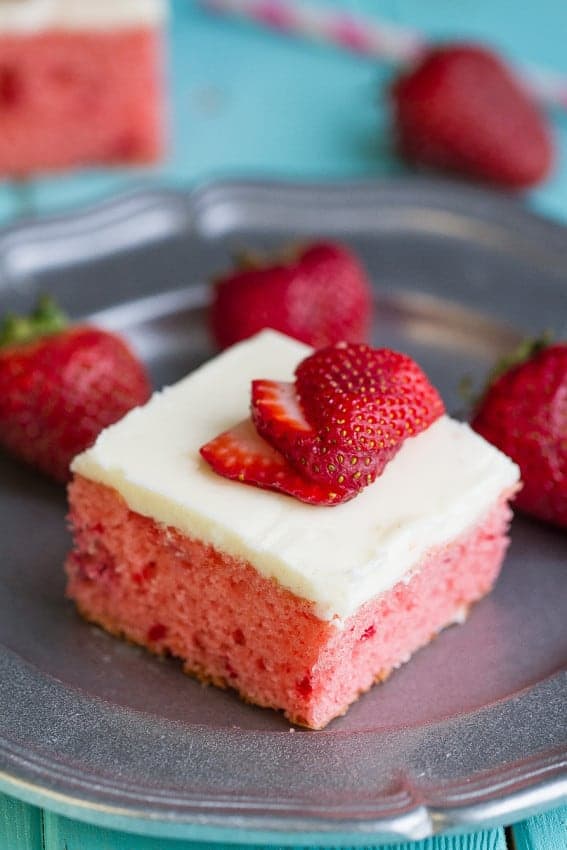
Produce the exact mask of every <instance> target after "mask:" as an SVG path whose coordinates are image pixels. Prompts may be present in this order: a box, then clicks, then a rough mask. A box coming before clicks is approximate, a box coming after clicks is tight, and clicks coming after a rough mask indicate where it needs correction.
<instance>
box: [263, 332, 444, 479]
mask: <svg viewBox="0 0 567 850" xmlns="http://www.w3.org/2000/svg"><path fill="white" fill-rule="evenodd" d="M295 390H296V394H295V395H294V394H293V386H292V385H291V384H282V383H278V382H274V381H254V382H253V385H252V418H253V421H254V423H255V425H256V428H257V430H258V432H259V433H260V434H261V435H262V436H263V437H264V439H266V440H267V441H268V442H269V443H270V444H271V445H272V446H274V448H276V449H277V450H278V451H279V452H281V453H282V454H283V455H284V457H285V458H286V459H287V460H288V462H289V463H290V464H291V465H292V466H294V467H295V468H296V469H297V470H298V472H300V473H301V474H302V475H304V476H306V477H308V478H309V479H311V480H313V481H318V482H320V483H321V484H327V485H328V486H331V487H334V488H345V487H346V488H348V489H349V490H354V491H355V492H358V491H359V490H361V489H363V488H364V487H366V486H367V485H368V484H370V483H372V481H374V480H375V479H376V478H377V476H378V475H381V473H382V472H383V471H384V468H385V467H386V464H387V463H389V461H390V460H391V459H392V458H393V457H394V455H395V454H396V453H397V452H398V451H399V449H400V448H401V446H402V444H403V442H404V440H406V439H407V438H408V437H411V436H415V435H416V434H418V433H420V432H421V431H423V430H424V429H425V428H427V427H429V425H431V424H432V423H433V422H434V421H435V420H436V419H438V418H439V416H441V415H442V414H443V413H444V409H445V408H444V405H443V402H442V400H441V398H440V396H439V393H438V392H437V390H436V389H435V388H434V387H432V386H431V384H430V383H429V381H428V379H427V377H426V376H425V374H424V373H423V372H422V370H421V369H420V368H419V366H418V365H417V363H415V362H414V361H413V360H412V359H411V358H410V357H407V356H406V355H404V354H398V353H397V352H395V351H391V350H390V349H373V348H370V346H368V345H364V344H352V343H351V344H347V343H339V344H337V345H335V346H330V347H327V348H324V349H321V350H319V351H316V352H315V353H314V354H312V355H311V356H310V357H308V358H306V359H305V360H304V361H303V362H302V363H301V364H300V365H299V367H298V368H297V370H296V384H295Z"/></svg>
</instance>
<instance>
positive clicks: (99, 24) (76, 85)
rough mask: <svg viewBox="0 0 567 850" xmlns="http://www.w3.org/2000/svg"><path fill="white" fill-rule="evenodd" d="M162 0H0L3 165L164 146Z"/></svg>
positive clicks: (46, 165) (6, 168)
mask: <svg viewBox="0 0 567 850" xmlns="http://www.w3.org/2000/svg"><path fill="white" fill-rule="evenodd" d="M164 14H165V0H0V126H1V127H2V131H1V132H0V174H3V175H15V176H25V175H28V174H30V173H34V172H37V171H40V172H41V171H49V170H53V169H63V168H71V167H77V166H80V165H86V164H100V163H102V164H106V163H121V164H125V163H126V164H127V163H145V162H152V161H154V160H156V158H158V156H159V154H160V152H161V148H162V103H161V101H162V80H161V77H162V61H161V60H162V55H161V54H162V50H161V24H162V21H163V18H164Z"/></svg>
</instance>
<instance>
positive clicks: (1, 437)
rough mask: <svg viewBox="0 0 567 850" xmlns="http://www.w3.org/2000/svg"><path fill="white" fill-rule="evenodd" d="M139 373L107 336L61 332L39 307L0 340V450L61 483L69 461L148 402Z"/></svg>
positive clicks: (61, 325) (55, 317)
mask: <svg viewBox="0 0 567 850" xmlns="http://www.w3.org/2000/svg"><path fill="white" fill-rule="evenodd" d="M149 395H150V384H149V381H148V378H147V376H146V373H145V370H144V367H143V366H142V365H141V363H140V362H139V361H138V359H137V358H136V357H135V356H134V354H133V353H132V352H131V351H130V349H129V348H128V346H127V345H126V344H125V343H124V342H123V341H122V340H121V339H120V338H119V337H118V336H115V335H114V334H111V333H108V332H106V331H104V330H101V329H98V328H95V327H90V326H87V325H75V326H67V322H66V319H65V317H64V316H63V314H62V313H61V312H60V311H59V310H58V309H57V308H56V307H55V306H54V305H53V303H52V302H51V301H50V300H49V299H43V300H42V301H41V302H40V304H39V305H38V307H37V309H36V310H35V311H34V313H32V314H31V316H30V317H29V318H19V317H8V318H7V319H6V320H5V322H4V327H3V329H2V331H1V332H0V446H2V447H3V448H4V449H5V450H6V451H8V452H10V453H11V454H12V455H14V456H15V457H17V458H19V459H20V460H23V461H25V462H26V463H28V464H31V465H32V466H34V467H36V468H37V469H39V470H41V471H42V472H43V473H45V474H46V475H49V476H51V477H52V478H55V479H57V480H58V481H65V480H66V479H67V478H68V476H69V464H70V462H71V460H72V459H73V457H74V456H75V455H76V454H78V453H79V452H81V451H83V450H84V449H86V448H88V447H89V446H90V445H92V443H93V442H94V441H95V439H96V437H97V436H98V434H99V432H100V431H101V430H102V429H103V428H105V427H106V426H107V425H111V424H112V423H113V422H116V421H117V420H118V419H120V418H121V417H122V416H124V414H125V413H127V411H128V410H130V409H131V408H132V407H135V406H136V405H138V404H142V403H144V402H145V401H147V399H148V397H149Z"/></svg>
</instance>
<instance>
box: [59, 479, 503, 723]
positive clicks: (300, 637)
mask: <svg viewBox="0 0 567 850" xmlns="http://www.w3.org/2000/svg"><path fill="white" fill-rule="evenodd" d="M509 496H510V494H509V493H504V494H502V496H501V497H500V498H499V499H498V501H497V502H496V504H493V505H492V506H491V508H490V509H489V510H488V511H487V513H486V514H485V515H484V516H483V518H482V519H481V521H480V522H478V523H477V524H476V525H475V526H473V527H472V528H469V529H468V530H467V531H466V532H465V533H464V534H462V535H460V536H459V537H457V538H455V539H454V540H451V541H448V542H447V544H445V545H444V546H442V547H436V548H435V549H433V550H431V551H430V552H428V553H427V554H426V556H425V557H424V558H423V559H422V560H421V561H420V563H419V565H418V567H417V568H416V569H415V570H414V571H413V572H412V574H411V575H410V576H409V577H407V576H406V577H405V578H404V580H403V581H400V582H398V584H396V585H395V586H394V587H392V588H390V589H389V590H388V591H385V592H384V593H382V594H380V595H379V596H378V597H376V598H375V599H373V600H370V601H369V602H367V603H365V604H364V605H363V606H362V607H361V608H360V609H359V610H358V611H357V612H356V613H355V614H354V615H352V616H351V617H350V618H348V619H347V620H346V621H345V623H344V626H343V628H342V629H337V627H336V625H335V624H333V623H332V622H329V621H323V620H320V619H319V618H318V617H317V616H316V615H315V613H314V606H313V604H312V603H310V602H308V601H307V600H304V599H300V598H298V597H296V596H294V595H293V594H292V593H291V592H290V591H288V590H286V589H285V588H283V587H281V586H280V585H278V584H277V583H276V582H275V581H273V580H271V579H267V578H265V577H264V576H262V575H260V574H259V573H258V572H257V571H256V570H255V568H254V567H253V566H252V565H251V564H249V563H247V562H243V561H239V560H237V559H234V558H231V557H229V556H227V555H225V554H223V553H221V552H218V551H217V550H215V549H214V548H213V547H211V546H208V545H206V544H204V543H201V542H200V541H197V540H192V539H190V538H188V537H185V536H184V535H182V534H181V533H180V532H178V531H176V530H175V529H172V528H168V527H164V526H160V525H159V524H158V523H155V522H154V521H153V520H151V519H149V518H147V517H143V516H141V515H139V514H136V513H135V512H133V511H130V510H129V509H128V507H127V505H126V503H125V502H124V500H123V499H122V498H121V496H120V495H119V494H118V493H116V492H115V491H113V490H112V489H111V488H108V487H106V486H105V485H102V484H97V483H95V482H92V481H90V480H87V479H84V478H81V477H80V476H77V477H76V478H75V480H74V482H73V483H72V484H71V485H70V503H71V522H72V526H73V529H74V537H75V549H74V550H73V552H72V553H71V555H70V556H69V558H68V560H67V563H66V570H67V574H68V584H67V594H68V596H69V597H70V598H71V599H73V600H74V601H75V603H76V605H77V608H78V610H79V613H80V614H81V615H82V616H83V617H84V618H85V619H86V620H88V621H90V622H92V623H95V624H96V625H98V626H101V627H102V628H104V629H105V630H106V631H108V632H110V633H111V634H114V635H116V636H118V637H122V638H126V639H127V640H129V641H130V642H132V643H135V644H138V645H141V646H144V647H145V648H147V649H148V650H150V651H151V652H153V653H155V654H158V655H164V654H169V655H172V656H174V657H176V658H179V659H180V660H181V662H182V664H183V669H184V671H185V672H186V673H188V674H189V675H192V676H194V677H196V678H198V679H199V680H201V681H202V682H206V683H208V684H213V685H215V686H217V687H222V688H232V689H234V690H236V691H237V692H238V693H239V695H240V696H241V698H242V699H244V700H245V701H246V702H249V703H252V704H255V705H259V706H262V707H266V708H272V709H279V710H282V711H283V712H284V714H285V716H286V717H287V718H288V719H289V720H290V721H291V722H292V723H295V724H297V725H300V726H304V727H307V728H311V729H321V728H323V727H324V726H326V725H327V724H328V723H329V722H330V721H331V720H333V719H334V718H336V717H339V716H341V715H344V714H345V713H346V711H347V710H348V708H349V706H350V705H351V704H352V703H353V702H355V701H356V700H357V699H358V698H359V697H360V696H361V695H362V694H364V693H366V692H367V691H368V690H369V689H370V688H371V687H372V685H373V684H375V683H376V682H382V681H384V680H385V679H387V678H388V677H389V675H391V673H392V672H393V671H394V670H395V669H397V668H398V667H400V666H401V665H402V664H404V663H406V662H407V661H408V660H409V659H410V658H411V657H412V656H413V654H414V653H415V652H416V651H417V650H418V649H420V648H422V647H424V646H426V645H427V644H428V643H429V642H430V641H431V640H432V639H433V638H434V637H435V636H436V635H437V634H439V632H441V631H442V630H443V629H444V628H446V627H447V626H449V625H451V624H452V623H454V622H456V621H457V622H458V621H462V620H463V619H464V617H465V616H466V613H468V611H469V609H470V607H471V606H472V605H473V604H474V603H475V602H477V601H479V600H480V599H481V598H483V597H484V596H486V594H487V593H488V592H489V591H490V590H491V588H492V586H493V585H494V582H495V581H496V579H497V577H498V574H499V571H500V567H501V564H502V561H503V557H504V554H505V551H506V548H507V544H508V538H507V534H506V532H507V528H508V524H509V520H510V516H511V512H510V509H509V507H508V505H507V499H508V498H509Z"/></svg>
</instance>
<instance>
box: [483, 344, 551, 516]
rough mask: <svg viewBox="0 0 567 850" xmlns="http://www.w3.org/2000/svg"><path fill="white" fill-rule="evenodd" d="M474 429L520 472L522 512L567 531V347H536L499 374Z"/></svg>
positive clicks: (486, 395) (518, 497)
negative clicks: (515, 464)
mask: <svg viewBox="0 0 567 850" xmlns="http://www.w3.org/2000/svg"><path fill="white" fill-rule="evenodd" d="M472 425H473V428H474V429H475V430H476V431H478V432H479V434H482V436H483V437H485V438H486V439H487V440H488V441H489V442H491V443H493V444H494V445H495V446H497V447H498V448H499V449H501V450H502V451H503V452H505V453H506V454H507V455H509V456H510V457H511V458H512V459H513V460H515V461H516V463H517V464H518V466H519V467H520V469H521V472H522V480H523V489H522V490H521V491H520V493H519V494H518V496H517V497H516V504H517V505H518V507H520V508H521V509H522V510H524V511H526V512H527V513H530V514H533V515H534V516H536V517H539V518H540V519H544V520H548V521H549V522H552V523H555V524H557V525H561V526H564V527H567V343H565V342H563V343H557V344H555V345H549V346H543V347H542V346H541V345H538V344H536V345H535V346H534V347H533V348H532V350H531V351H529V352H527V353H526V359H524V360H523V361H522V362H519V363H517V364H516V365H513V366H511V367H509V368H507V369H506V370H505V371H504V373H503V374H500V376H499V377H497V378H496V379H495V380H494V382H493V383H492V384H491V385H490V386H489V388H488V390H487V392H486V393H485V395H484V397H483V398H482V399H481V401H480V404H479V405H478V408H477V410H476V412H475V416H474V419H473V422H472Z"/></svg>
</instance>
